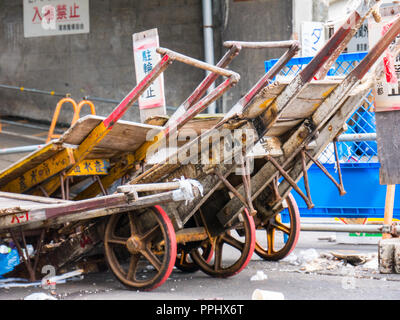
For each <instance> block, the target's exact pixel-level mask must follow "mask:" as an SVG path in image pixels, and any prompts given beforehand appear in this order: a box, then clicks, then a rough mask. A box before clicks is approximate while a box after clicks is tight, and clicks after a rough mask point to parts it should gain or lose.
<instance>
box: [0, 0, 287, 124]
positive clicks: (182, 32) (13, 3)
mask: <svg viewBox="0 0 400 320" xmlns="http://www.w3.org/2000/svg"><path fill="white" fill-rule="evenodd" d="M291 2H292V0H252V1H246V2H234V1H233V0H213V3H214V27H215V29H214V30H215V32H214V42H215V55H216V62H217V61H218V59H219V58H220V57H221V55H222V54H223V53H224V49H222V47H221V43H222V40H249V41H250V40H280V39H284V40H286V39H289V38H290V35H291V33H292V25H291V20H292V7H291ZM22 19H23V10H22V0H3V1H0V43H1V46H0V84H9V85H16V86H24V87H27V88H37V89H43V90H54V91H57V92H65V93H67V92H68V93H71V94H72V96H73V97H74V98H76V100H78V101H79V100H80V98H81V97H83V96H85V95H89V96H97V97H104V98H110V99H118V100H120V99H122V98H123V97H124V96H125V95H126V94H127V93H128V92H129V91H130V90H131V89H132V88H133V87H134V86H135V84H136V80H135V72H134V65H133V54H132V34H133V33H135V32H140V31H143V30H147V29H151V28H154V27H157V28H158V32H159V36H160V45H161V46H163V47H167V48H170V49H172V50H176V51H178V52H181V53H183V54H186V55H189V56H192V57H194V58H197V59H202V60H203V59H204V56H203V30H202V10H201V0H145V1H144V0H112V1H111V0H90V29H91V31H90V33H89V34H82V35H69V36H54V37H40V38H24V35H23V22H22ZM278 54H280V52H278V51H269V52H268V51H265V50H260V51H246V52H243V53H242V54H241V56H240V57H239V58H237V61H235V62H234V63H233V64H232V69H233V70H235V71H237V72H239V73H240V74H241V75H242V80H241V82H240V84H239V86H238V87H237V88H234V89H232V90H231V91H230V93H229V94H228V96H227V98H224V105H225V109H226V108H229V106H230V104H231V102H232V101H235V100H236V99H237V97H239V96H240V95H241V94H242V93H244V92H245V91H246V90H248V89H249V86H250V84H252V83H254V82H255V80H256V79H257V78H258V77H259V76H260V75H261V74H262V72H263V61H264V60H265V59H269V58H272V57H277V55H278ZM203 75H204V73H203V71H201V70H197V69H193V68H191V67H188V66H185V65H183V64H181V63H178V62H175V63H174V64H173V65H172V66H171V67H170V68H169V69H168V70H167V71H166V72H165V85H166V100H167V104H168V105H170V106H177V105H179V104H180V103H181V102H182V101H183V100H184V99H185V98H186V97H187V96H188V95H189V94H190V92H191V91H192V90H193V89H194V88H195V87H196V85H197V84H198V83H199V82H200V81H201V79H202V78H203ZM57 101H58V99H57V98H56V97H49V96H42V95H37V94H31V93H19V92H15V91H10V90H5V89H1V88H0V115H17V116H23V117H28V118H33V119H39V120H45V121H50V120H51V117H52V113H53V110H54V107H55V105H56V103H57ZM95 104H96V110H97V113H98V114H99V115H103V116H106V115H108V114H109V113H110V112H111V110H112V109H113V108H114V107H115V105H112V104H104V103H99V102H96V103H95ZM69 109H70V108H69V107H68V106H67V105H66V108H65V109H64V111H63V112H62V114H61V117H60V121H61V122H64V123H68V122H70V120H71V118H72V113H71V112H67V110H69ZM85 113H86V112H83V114H85ZM124 119H129V120H136V121H137V120H138V119H139V117H138V111H137V108H135V107H133V108H132V110H131V111H129V112H128V114H127V115H126V116H125V117H124Z"/></svg>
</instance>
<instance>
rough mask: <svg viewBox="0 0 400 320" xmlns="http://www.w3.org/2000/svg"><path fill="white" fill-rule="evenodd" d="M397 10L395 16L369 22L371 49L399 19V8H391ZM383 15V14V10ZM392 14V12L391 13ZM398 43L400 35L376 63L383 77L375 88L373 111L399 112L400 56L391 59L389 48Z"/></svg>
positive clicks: (391, 15)
mask: <svg viewBox="0 0 400 320" xmlns="http://www.w3.org/2000/svg"><path fill="white" fill-rule="evenodd" d="M395 9H396V10H397V11H398V12H396V14H389V15H385V14H382V21H381V22H379V23H376V22H375V21H374V20H373V19H370V21H369V26H368V28H369V45H370V48H372V47H373V46H374V45H375V44H376V43H377V42H378V40H379V39H380V38H381V37H382V36H383V35H384V34H385V33H386V32H387V31H388V30H389V29H390V27H391V25H392V23H393V21H394V20H395V19H396V18H398V17H399V15H400V13H399V10H400V7H399V6H394V7H391V10H395ZM381 10H383V13H385V10H384V9H381ZM391 12H393V11H391ZM399 41H400V35H398V36H397V38H396V40H395V41H393V43H392V44H391V45H390V47H389V48H388V49H387V50H386V51H385V53H384V54H383V55H382V57H381V59H379V60H378V62H377V63H382V64H383V68H384V71H385V76H384V77H383V78H382V79H380V80H379V81H378V82H377V84H376V87H375V92H374V95H375V111H376V112H380V111H392V110H400V55H399V56H397V57H393V56H392V53H391V50H390V48H394V47H395V46H396V44H398V42H399Z"/></svg>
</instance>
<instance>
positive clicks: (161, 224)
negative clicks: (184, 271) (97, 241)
mask: <svg viewBox="0 0 400 320" xmlns="http://www.w3.org/2000/svg"><path fill="white" fill-rule="evenodd" d="M104 248H105V256H106V260H107V263H108V265H109V266H110V269H111V270H112V272H113V273H114V275H115V276H116V278H117V279H118V280H119V281H120V282H121V283H123V284H124V285H125V286H127V287H128V288H130V289H135V290H152V289H155V288H157V287H158V286H160V285H161V284H163V283H164V282H165V281H166V280H167V279H168V277H169V275H170V274H171V272H172V270H173V267H174V263H175V259H176V238H175V230H174V227H173V225H172V222H171V220H170V219H169V217H168V216H167V214H166V213H165V211H164V210H163V209H161V207H159V206H155V207H152V208H147V209H145V210H144V211H143V210H142V211H131V212H128V213H126V214H118V215H112V216H111V217H110V219H109V221H108V224H107V226H106V230H105V236H104Z"/></svg>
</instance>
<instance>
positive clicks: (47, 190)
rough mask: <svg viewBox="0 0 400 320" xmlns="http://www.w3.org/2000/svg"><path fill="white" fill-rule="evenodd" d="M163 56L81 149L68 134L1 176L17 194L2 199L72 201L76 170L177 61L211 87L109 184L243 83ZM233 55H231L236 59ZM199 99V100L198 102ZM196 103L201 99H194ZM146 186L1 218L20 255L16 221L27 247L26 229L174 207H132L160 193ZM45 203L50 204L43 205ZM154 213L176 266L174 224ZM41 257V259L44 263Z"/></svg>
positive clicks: (162, 197) (166, 267)
mask: <svg viewBox="0 0 400 320" xmlns="http://www.w3.org/2000/svg"><path fill="white" fill-rule="evenodd" d="M158 51H159V52H161V53H162V52H164V53H163V56H162V58H161V60H160V62H159V63H158V64H157V65H156V66H155V67H154V68H153V69H152V71H151V72H150V73H149V74H148V75H147V76H146V77H145V78H144V79H143V80H142V81H141V82H140V83H139V84H138V85H137V86H136V87H135V88H134V89H133V90H132V91H131V92H130V93H129V94H128V95H127V96H126V97H125V98H124V99H123V100H122V102H121V103H120V104H119V105H118V106H117V107H116V108H115V109H114V111H113V112H112V113H111V114H110V115H109V116H108V117H107V118H106V119H104V120H102V121H100V123H98V119H97V118H96V119H95V120H96V121H97V124H96V125H95V126H94V128H93V129H92V130H90V132H89V133H88V134H87V136H86V137H85V138H84V139H83V141H81V142H80V143H79V144H78V145H77V147H75V148H74V147H70V146H65V145H64V144H63V138H64V137H65V136H66V135H68V134H69V132H66V133H65V134H64V135H63V136H62V137H61V138H60V139H59V140H56V141H53V142H51V143H49V144H48V145H46V146H45V147H44V148H43V149H42V150H40V151H37V152H34V153H32V154H30V155H29V156H27V157H26V158H24V159H22V160H21V161H20V162H18V163H16V164H14V165H13V166H11V167H10V168H8V169H6V170H5V171H3V172H2V173H1V174H0V181H1V182H0V185H1V187H0V189H1V190H2V191H6V192H12V193H11V194H10V193H3V196H4V197H6V194H7V197H8V198H10V197H11V198H13V197H14V198H15V197H17V195H18V196H19V197H17V198H19V199H20V198H21V197H23V193H30V194H31V196H32V197H35V199H36V201H39V202H43V200H38V199H39V197H38V196H39V195H40V196H46V197H49V196H52V195H53V194H54V193H55V192H56V191H57V190H58V189H60V190H61V196H62V198H63V199H68V198H69V183H70V181H69V177H70V176H73V173H74V171H76V170H75V169H76V168H77V167H78V166H79V164H81V163H82V162H83V161H84V160H85V161H89V160H90V159H87V156H88V155H90V152H92V151H93V150H94V149H95V148H96V146H98V145H99V143H100V142H101V141H102V140H103V139H104V138H105V137H106V136H107V134H108V133H109V132H110V131H111V130H112V129H113V127H114V126H115V125H116V123H117V121H118V120H120V119H121V117H122V116H123V115H124V113H125V112H126V111H127V109H128V108H129V107H131V106H132V105H133V103H134V102H135V101H136V100H137V99H138V98H139V96H140V95H141V94H143V92H144V91H145V90H146V89H147V88H148V87H149V86H150V85H151V84H152V82H153V81H154V80H155V79H156V78H157V77H158V76H159V75H160V74H161V73H162V72H163V71H164V70H165V69H166V68H167V67H168V65H170V64H171V63H172V62H173V61H175V60H177V61H180V62H183V63H186V64H189V65H192V66H194V67H198V68H201V69H204V70H208V71H210V72H212V75H211V76H209V77H207V81H205V82H203V83H202V84H201V87H200V88H198V89H197V90H195V92H194V93H193V94H192V95H191V96H190V97H189V99H188V100H187V102H186V104H187V105H188V106H189V105H190V107H191V109H190V111H189V112H186V113H185V114H184V115H183V116H181V117H179V119H177V121H175V122H173V123H172V124H171V125H169V126H166V127H165V128H163V130H157V131H156V134H155V136H153V140H150V141H145V142H144V143H143V144H142V145H141V146H139V148H138V149H137V150H135V152H134V154H128V155H126V159H125V160H128V161H127V162H125V163H124V164H123V167H122V168H121V167H118V166H117V168H116V169H115V168H114V169H115V171H117V172H113V175H112V176H111V177H112V179H111V180H110V182H114V181H115V180H116V179H117V178H120V176H119V175H120V173H121V172H125V169H127V168H128V167H134V165H135V164H137V163H140V162H141V161H142V160H143V158H144V157H145V155H146V150H147V149H148V148H149V147H150V146H151V145H152V144H154V143H156V142H157V141H158V140H159V139H162V138H163V137H167V136H168V135H169V134H170V133H171V132H173V131H176V130H178V129H179V128H180V127H182V126H183V125H184V124H185V123H187V121H189V120H190V119H192V118H193V117H194V116H196V115H197V114H198V113H200V112H201V111H203V110H204V109H205V108H207V106H208V105H209V104H210V103H212V102H213V101H215V100H216V99H218V97H220V96H221V95H222V94H223V93H224V92H226V91H227V90H228V89H230V88H231V87H232V86H233V85H235V83H237V81H238V80H239V79H240V77H239V75H238V74H236V73H235V72H232V71H230V70H226V69H224V68H221V67H218V66H212V65H209V64H207V63H204V62H202V61H199V60H196V59H193V58H190V57H187V56H184V55H182V54H179V53H176V52H173V51H171V50H167V49H161V48H159V49H158ZM232 51H233V50H232ZM229 55H231V53H230V54H229ZM218 76H224V77H226V79H225V80H223V81H222V83H221V84H220V85H219V86H217V87H216V88H215V89H214V90H212V91H211V92H210V93H208V94H207V95H205V96H204V97H203V98H201V97H202V95H203V93H204V92H205V90H206V89H207V88H208V87H209V86H210V85H211V83H212V82H214V81H215V80H216V79H217V77H218ZM199 94H200V96H199V97H198V95H199ZM194 97H196V98H195V99H194ZM200 98H201V99H200ZM184 105H185V104H184ZM78 122H79V121H78ZM77 125H79V123H77ZM74 128H75V126H73V127H72V128H71V129H70V130H69V131H71V130H74ZM32 162H33V164H31V163H32ZM24 166H25V167H24ZM37 173H39V174H37ZM96 178H97V179H96V184H97V186H98V187H99V188H100V190H102V192H103V194H107V192H106V188H107V187H108V186H109V185H103V184H102V182H101V180H100V179H99V177H98V176H96ZM162 185H165V184H162ZM166 185H170V184H166ZM173 185H176V183H173ZM145 186H146V188H144V187H143V185H142V187H141V186H140V185H137V186H135V188H133V189H131V190H130V191H129V192H128V193H127V194H120V193H119V194H116V195H110V196H108V195H106V196H104V197H100V198H93V199H91V197H86V198H84V200H80V201H77V202H73V203H65V204H64V203H63V204H61V203H58V204H57V205H56V207H55V208H53V207H52V206H50V207H46V208H44V207H42V206H40V208H37V209H33V210H32V211H31V210H29V209H27V211H26V212H25V213H24V217H25V218H23V217H22V216H21V219H19V218H18V217H19V216H18V214H19V213H18V214H17V213H16V212H17V211H18V210H20V208H19V209H18V208H17V209H16V210H12V208H11V210H10V211H9V212H7V210H8V209H10V208H5V211H4V214H3V216H2V217H1V220H2V223H3V226H2V227H3V228H2V230H10V233H11V234H12V235H13V236H14V240H15V242H16V244H17V246H18V248H19V251H21V248H20V245H19V242H18V239H16V238H15V234H14V233H13V232H12V231H11V229H13V227H15V224H14V223H15V221H17V225H18V229H19V231H20V233H21V237H20V238H21V240H22V241H23V244H24V245H25V247H26V241H25V229H29V227H26V226H25V225H27V226H30V228H34V229H36V228H38V227H46V226H49V225H52V224H58V223H60V222H69V221H80V220H88V219H92V218H94V217H98V216H104V215H110V214H114V213H119V212H123V211H129V210H133V209H134V208H135V207H136V206H137V207H138V208H140V207H149V206H150V205H151V204H153V206H154V205H156V204H157V203H160V202H165V201H171V197H172V198H174V197H173V192H172V193H171V192H170V193H167V194H155V195H151V196H144V197H139V198H137V199H136V200H135V201H134V202H132V203H129V200H130V198H131V196H130V195H131V194H136V195H137V192H144V191H146V190H148V191H150V190H151V191H153V192H154V191H159V188H160V187H159V184H154V183H151V184H146V185H145ZM138 188H139V189H138ZM175 196H176V193H175ZM25 197H27V196H25ZM32 199H33V198H31V200H32ZM20 200H21V199H20ZM174 200H177V199H174ZM180 200H182V199H180ZM49 202H52V201H51V199H49ZM44 203H46V202H45V201H44ZM115 206H117V207H115ZM88 210H89V211H88ZM149 211H150V212H152V213H153V217H149V219H148V220H149V221H148V223H150V224H151V223H152V222H156V223H159V224H160V225H161V229H162V230H164V231H165V236H164V246H166V244H165V242H166V241H167V240H168V241H169V245H168V250H165V254H166V255H169V256H171V257H173V259H174V260H175V256H176V250H174V246H175V247H176V241H177V239H176V237H175V232H174V229H173V227H172V224H171V223H170V221H169V219H168V217H167V215H166V214H165V213H164V212H163V211H162V209H161V208H160V207H158V206H157V207H155V208H153V209H151V210H149ZM18 212H20V211H18ZM16 214H17V215H16ZM70 229H71V228H70ZM43 236H44V234H43V232H42V233H41V235H40V240H39V242H38V245H39V243H40V244H41V243H42V240H43ZM166 238H168V239H166ZM132 240H134V239H132ZM178 240H179V239H178ZM133 244H134V241H133V242H132V245H133ZM40 248H41V247H39V249H40ZM39 251H40V250H39ZM39 251H38V254H37V257H39ZM142 251H143V252H144V255H145V256H146V257H147V258H148V259H149V260H150V261H154V257H153V256H151V254H147V252H148V250H147V248H143V250H142ZM37 259H38V258H37ZM37 259H36V261H35V263H34V266H33V267H32V265H31V264H30V262H29V259H24V262H25V264H26V266H27V268H28V271H29V273H30V278H31V279H33V278H34V277H35V272H36V267H37V266H38V260H37ZM174 260H173V262H174ZM166 261H167V263H164V264H163V266H162V269H163V277H162V279H161V281H159V279H156V280H157V281H150V282H144V283H142V285H141V287H142V288H147V289H150V288H154V287H156V286H158V285H160V284H161V283H162V282H163V281H165V280H166V278H167V277H168V276H169V274H170V272H171V271H172V267H173V263H172V264H171V259H170V258H168V259H166ZM160 268H161V266H160Z"/></svg>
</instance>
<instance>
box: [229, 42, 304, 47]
mask: <svg viewBox="0 0 400 320" xmlns="http://www.w3.org/2000/svg"><path fill="white" fill-rule="evenodd" d="M294 45H295V46H300V44H299V42H298V41H296V40H287V41H261V42H256V41H254V42H249V41H225V42H224V47H226V48H231V47H233V46H237V47H242V48H248V49H266V48H291V47H292V46H294Z"/></svg>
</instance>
